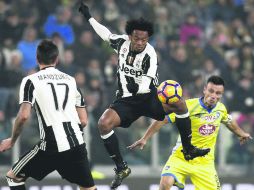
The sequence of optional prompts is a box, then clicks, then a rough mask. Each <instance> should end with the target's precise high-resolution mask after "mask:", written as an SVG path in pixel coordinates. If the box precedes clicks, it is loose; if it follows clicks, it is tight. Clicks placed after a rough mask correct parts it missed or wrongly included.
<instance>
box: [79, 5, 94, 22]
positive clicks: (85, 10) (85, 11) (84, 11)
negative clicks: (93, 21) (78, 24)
mask: <svg viewBox="0 0 254 190" xmlns="http://www.w3.org/2000/svg"><path fill="white" fill-rule="evenodd" d="M78 11H79V12H80V13H81V14H82V15H83V16H84V17H85V19H86V20H87V21H88V20H89V19H90V18H91V17H92V16H91V14H90V12H89V8H88V6H87V5H86V4H84V2H83V1H82V0H80V5H79V9H78Z"/></svg>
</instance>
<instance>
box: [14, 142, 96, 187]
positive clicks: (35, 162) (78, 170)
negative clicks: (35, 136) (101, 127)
mask: <svg viewBox="0 0 254 190" xmlns="http://www.w3.org/2000/svg"><path fill="white" fill-rule="evenodd" d="M55 170H56V171H57V172H58V173H59V174H60V175H61V176H62V178H64V179H66V180H67V181H69V182H71V183H75V184H77V185H79V186H82V187H86V188H88V187H92V186H94V180H93V178H92V175H91V171H90V166H89V162H88V159H87V151H86V147H85V144H82V145H79V146H76V147H74V148H72V149H70V150H67V151H64V152H55V153H53V152H51V153H49V152H47V151H43V150H41V149H39V145H35V146H34V147H33V149H31V150H30V151H29V152H27V153H26V154H24V155H23V156H22V157H21V158H20V159H19V160H18V161H17V162H16V163H15V164H14V165H13V167H12V171H13V172H14V174H15V175H16V176H17V177H22V178H28V177H32V178H34V179H36V180H42V179H43V178H44V177H45V176H47V175H48V174H49V173H51V172H53V171H55Z"/></svg>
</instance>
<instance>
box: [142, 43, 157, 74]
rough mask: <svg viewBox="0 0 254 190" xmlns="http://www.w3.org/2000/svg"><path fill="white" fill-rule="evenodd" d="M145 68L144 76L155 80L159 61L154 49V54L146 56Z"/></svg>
mask: <svg viewBox="0 0 254 190" xmlns="http://www.w3.org/2000/svg"><path fill="white" fill-rule="evenodd" d="M143 67H144V72H143V75H146V76H148V77H151V78H153V79H154V78H155V77H156V74H157V68H158V61H157V54H156V52H155V50H154V49H153V48H152V53H151V54H150V55H148V54H147V55H145V58H144V63H143Z"/></svg>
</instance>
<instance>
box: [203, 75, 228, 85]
mask: <svg viewBox="0 0 254 190" xmlns="http://www.w3.org/2000/svg"><path fill="white" fill-rule="evenodd" d="M209 82H211V83H213V84H216V85H222V86H225V83H224V80H223V78H221V77H220V76H217V75H212V76H210V77H209V78H208V79H207V84H208V83H209Z"/></svg>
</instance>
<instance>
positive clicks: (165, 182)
mask: <svg viewBox="0 0 254 190" xmlns="http://www.w3.org/2000/svg"><path fill="white" fill-rule="evenodd" d="M173 184H174V178H173V177H171V176H170V177H169V176H166V177H162V178H161V181H160V190H170V188H171V187H172V186H173Z"/></svg>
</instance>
